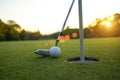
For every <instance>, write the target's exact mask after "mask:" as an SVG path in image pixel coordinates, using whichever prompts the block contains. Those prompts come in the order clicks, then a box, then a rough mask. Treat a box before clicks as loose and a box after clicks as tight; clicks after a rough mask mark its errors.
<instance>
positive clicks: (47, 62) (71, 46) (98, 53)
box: [0, 38, 120, 80]
mask: <svg viewBox="0 0 120 80" xmlns="http://www.w3.org/2000/svg"><path fill="white" fill-rule="evenodd" d="M54 43H55V41H54V40H44V41H11V42H0V80H119V79H120V38H101V39H100V38H98V39H85V40H84V44H85V46H84V47H85V56H89V57H95V58H98V59H99V62H96V63H94V64H75V63H73V64H71V63H68V62H67V59H68V58H72V57H77V56H79V55H80V51H79V50H80V49H79V40H69V41H66V42H64V43H59V47H60V48H61V50H62V54H61V55H60V57H59V58H51V57H44V58H43V57H41V56H39V55H36V54H34V51H35V50H36V49H39V48H40V49H49V48H50V47H51V46H53V45H54Z"/></svg>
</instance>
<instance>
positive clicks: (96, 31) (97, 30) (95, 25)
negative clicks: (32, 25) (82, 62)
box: [0, 13, 120, 41]
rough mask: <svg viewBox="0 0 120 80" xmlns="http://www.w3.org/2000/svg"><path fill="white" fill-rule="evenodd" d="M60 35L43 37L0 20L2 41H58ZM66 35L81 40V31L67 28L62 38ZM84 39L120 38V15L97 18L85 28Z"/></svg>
mask: <svg viewBox="0 0 120 80" xmlns="http://www.w3.org/2000/svg"><path fill="white" fill-rule="evenodd" d="M58 33H59V32H55V33H52V34H49V35H42V34H41V33H40V31H39V30H38V31H35V32H31V31H27V30H24V29H22V28H21V26H20V25H19V24H17V23H16V22H15V21H13V20H8V21H7V23H5V22H3V21H2V20H0V41H12V40H39V39H56V38H57V36H58ZM66 35H67V37H69V38H71V39H76V38H79V29H78V28H75V29H72V28H70V27H69V26H67V28H66V29H65V30H64V31H63V34H62V36H66ZM84 37H85V38H96V37H120V14H119V13H116V14H113V15H112V16H107V17H105V18H97V19H96V20H95V21H93V22H92V23H90V24H89V25H88V26H87V27H86V28H84Z"/></svg>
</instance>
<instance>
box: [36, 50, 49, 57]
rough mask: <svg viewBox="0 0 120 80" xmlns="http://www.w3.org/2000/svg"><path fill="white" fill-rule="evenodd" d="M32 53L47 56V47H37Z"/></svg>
mask: <svg viewBox="0 0 120 80" xmlns="http://www.w3.org/2000/svg"><path fill="white" fill-rule="evenodd" d="M34 53H36V54H38V55H42V56H49V55H50V54H49V49H37V50H36V51H35V52H34Z"/></svg>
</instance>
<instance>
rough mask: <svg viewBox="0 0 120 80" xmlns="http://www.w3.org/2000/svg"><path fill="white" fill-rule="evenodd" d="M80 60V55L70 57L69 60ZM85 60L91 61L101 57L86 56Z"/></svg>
mask: <svg viewBox="0 0 120 80" xmlns="http://www.w3.org/2000/svg"><path fill="white" fill-rule="evenodd" d="M78 60H80V57H74V58H68V59H67V61H68V62H71V61H78ZM85 60H91V61H97V62H98V61H99V59H97V58H95V57H85Z"/></svg>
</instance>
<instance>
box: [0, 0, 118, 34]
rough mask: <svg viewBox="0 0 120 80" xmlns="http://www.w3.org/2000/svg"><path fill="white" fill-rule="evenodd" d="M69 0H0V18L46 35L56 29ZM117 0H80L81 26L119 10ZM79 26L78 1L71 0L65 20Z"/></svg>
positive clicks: (64, 14)
mask: <svg viewBox="0 0 120 80" xmlns="http://www.w3.org/2000/svg"><path fill="white" fill-rule="evenodd" d="M71 2H72V0H0V19H1V20H2V21H4V22H7V21H8V20H13V21H15V22H16V23H18V24H19V25H20V26H21V27H22V28H23V29H26V30H30V31H36V30H40V32H41V33H42V34H50V33H53V32H57V31H60V30H61V29H62V25H63V23H64V19H65V17H66V15H67V12H68V10H69V7H70V5H71ZM119 3H120V0H82V5H83V26H84V27H86V26H87V25H88V24H89V23H91V22H93V21H94V20H95V19H96V18H102V17H106V16H110V15H113V14H114V13H120V5H119ZM66 26H70V27H71V28H79V24H78V0H75V3H74V5H73V8H72V11H71V13H70V16H69V18H68V21H67V23H66Z"/></svg>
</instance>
